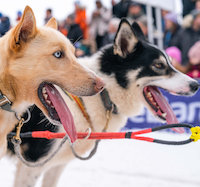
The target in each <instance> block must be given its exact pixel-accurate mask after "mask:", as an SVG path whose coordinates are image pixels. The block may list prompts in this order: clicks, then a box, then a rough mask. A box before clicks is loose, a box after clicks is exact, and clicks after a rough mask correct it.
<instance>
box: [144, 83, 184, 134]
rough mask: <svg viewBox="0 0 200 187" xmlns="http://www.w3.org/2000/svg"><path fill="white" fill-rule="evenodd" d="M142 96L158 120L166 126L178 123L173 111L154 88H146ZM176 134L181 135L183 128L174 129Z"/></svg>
mask: <svg viewBox="0 0 200 187" xmlns="http://www.w3.org/2000/svg"><path fill="white" fill-rule="evenodd" d="M143 95H144V98H145V100H146V101H147V103H148V104H149V106H150V107H151V109H152V110H153V113H154V115H156V116H157V117H158V118H160V119H161V120H162V121H163V120H164V121H166V122H167V124H175V123H179V122H178V120H177V118H176V115H175V114H174V112H173V109H172V108H171V107H170V105H169V103H168V102H167V100H166V99H165V97H164V96H163V94H162V93H161V92H160V90H159V89H158V88H157V87H156V86H146V87H145V88H144V90H143ZM173 130H174V131H176V132H179V133H183V132H184V129H183V128H174V129H173Z"/></svg>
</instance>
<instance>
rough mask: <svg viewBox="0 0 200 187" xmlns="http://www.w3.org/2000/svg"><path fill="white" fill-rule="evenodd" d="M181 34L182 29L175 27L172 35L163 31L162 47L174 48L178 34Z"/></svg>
mask: <svg viewBox="0 0 200 187" xmlns="http://www.w3.org/2000/svg"><path fill="white" fill-rule="evenodd" d="M181 32H182V28H181V27H180V26H177V28H176V30H175V31H174V32H173V33H172V32H171V31H165V34H164V47H165V48H168V47H171V46H175V45H177V43H178V41H177V40H178V39H179V34H180V33H181Z"/></svg>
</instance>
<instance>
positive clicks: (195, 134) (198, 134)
mask: <svg viewBox="0 0 200 187" xmlns="http://www.w3.org/2000/svg"><path fill="white" fill-rule="evenodd" d="M190 130H191V132H192V135H191V136H190V139H192V140H193V141H194V142H196V141H198V140H199V139H200V127H199V126H196V127H192V128H191V129H190Z"/></svg>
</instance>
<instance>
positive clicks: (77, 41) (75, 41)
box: [73, 36, 82, 45]
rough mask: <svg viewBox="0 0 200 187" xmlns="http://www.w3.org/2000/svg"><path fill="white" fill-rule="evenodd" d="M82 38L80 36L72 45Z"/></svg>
mask: <svg viewBox="0 0 200 187" xmlns="http://www.w3.org/2000/svg"><path fill="white" fill-rule="evenodd" d="M81 38H82V36H80V37H79V38H78V39H77V40H76V41H75V42H74V43H73V45H76V43H77V42H78V41H79V40H80V39H81Z"/></svg>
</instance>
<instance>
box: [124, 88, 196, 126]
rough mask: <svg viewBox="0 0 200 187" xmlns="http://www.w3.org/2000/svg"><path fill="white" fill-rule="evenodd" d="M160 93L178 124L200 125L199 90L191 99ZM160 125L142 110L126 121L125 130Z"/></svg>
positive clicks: (148, 113) (145, 110)
mask: <svg viewBox="0 0 200 187" xmlns="http://www.w3.org/2000/svg"><path fill="white" fill-rule="evenodd" d="M161 91H162V93H163V95H164V96H165V97H166V99H167V100H168V102H169V104H170V106H171V107H172V109H173V111H174V113H175V115H176V117H177V119H178V121H179V122H180V123H189V124H191V125H193V126H196V125H200V90H199V91H198V92H197V93H196V94H195V95H194V96H191V97H185V96H174V95H171V94H169V93H168V92H166V91H163V90H161ZM160 125H163V123H161V122H159V121H158V120H156V119H155V118H154V117H153V115H152V114H151V112H150V111H149V110H147V109H146V108H144V109H143V110H142V112H141V114H140V115H139V116H137V117H131V118H129V119H128V121H127V124H126V126H125V129H132V128H152V127H156V126H160Z"/></svg>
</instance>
